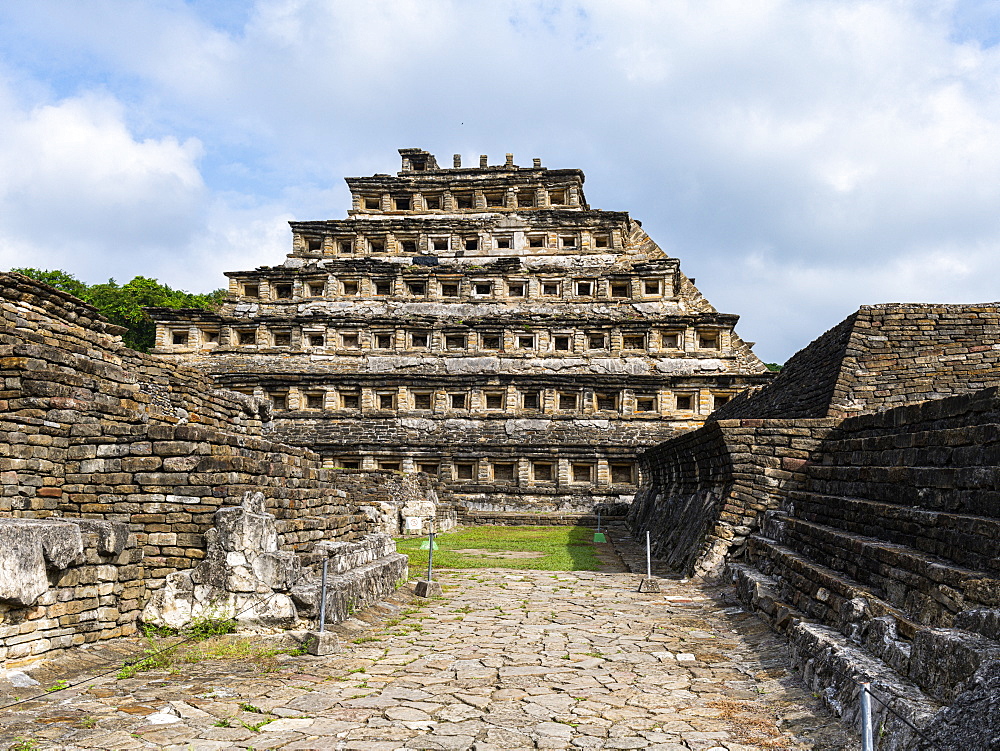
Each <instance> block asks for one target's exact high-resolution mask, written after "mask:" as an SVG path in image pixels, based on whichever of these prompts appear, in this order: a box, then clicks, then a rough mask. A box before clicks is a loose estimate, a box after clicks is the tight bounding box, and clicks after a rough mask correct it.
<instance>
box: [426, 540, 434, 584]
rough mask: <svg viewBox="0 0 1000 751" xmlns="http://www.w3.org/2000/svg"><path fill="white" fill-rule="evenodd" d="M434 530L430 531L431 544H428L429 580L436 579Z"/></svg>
mask: <svg viewBox="0 0 1000 751" xmlns="http://www.w3.org/2000/svg"><path fill="white" fill-rule="evenodd" d="M433 574H434V532H433V531H431V533H430V544H429V545H428V546H427V581H429V582H430V581H434V578H433Z"/></svg>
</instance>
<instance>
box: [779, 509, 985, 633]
mask: <svg viewBox="0 0 1000 751" xmlns="http://www.w3.org/2000/svg"><path fill="white" fill-rule="evenodd" d="M780 517H781V515H780V514H779V515H772V518H771V519H770V520H769V521H768V528H769V529H774V530H776V531H777V532H778V534H774V535H772V536H773V537H774V538H775V539H776V540H778V541H780V542H782V543H784V544H785V545H787V546H789V547H790V548H792V549H794V550H796V551H797V552H799V553H801V554H802V555H803V556H805V557H806V558H810V559H817V560H823V561H825V562H826V563H827V564H828V566H829V567H830V568H831V569H834V570H836V571H840V572H842V573H843V574H845V575H846V576H849V577H850V578H851V579H852V580H854V581H857V582H859V583H861V584H862V585H864V586H866V587H868V588H870V589H871V590H872V591H873V592H874V593H876V594H877V596H878V597H879V598H880V599H883V600H885V601H887V602H889V603H890V604H891V605H892V606H893V607H895V608H898V609H900V610H902V611H904V612H906V613H908V614H909V616H910V617H911V618H912V619H914V620H916V621H919V622H921V623H923V624H925V625H929V626H950V625H951V624H952V620H953V616H954V614H956V613H958V612H960V611H961V610H964V609H965V608H967V607H974V606H975V605H981V604H983V603H979V602H977V601H976V600H975V597H974V595H970V594H969V592H968V585H969V583H970V582H974V581H976V580H979V579H985V578H988V575H987V574H985V573H984V572H982V571H977V570H974V569H970V568H966V567H963V566H958V565H956V564H954V563H952V562H951V561H948V560H945V559H943V558H938V557H936V556H932V555H928V554H926V553H921V552H919V551H916V550H914V549H913V548H910V547H908V546H906V545H902V544H899V543H893V542H887V541H885V540H881V539H878V538H875V537H870V536H866V535H859V534H855V533H851V532H846V531H844V530H842V529H838V528H835V527H829V526H826V525H823V524H817V523H815V522H809V521H805V520H802V519H798V518H795V517H789V516H785V517H784V519H782V520H780V521H779V519H780Z"/></svg>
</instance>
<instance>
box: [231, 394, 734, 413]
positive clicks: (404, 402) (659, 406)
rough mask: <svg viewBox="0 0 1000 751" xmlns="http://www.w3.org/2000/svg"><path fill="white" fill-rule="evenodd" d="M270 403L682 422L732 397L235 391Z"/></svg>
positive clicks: (282, 407)
mask: <svg viewBox="0 0 1000 751" xmlns="http://www.w3.org/2000/svg"><path fill="white" fill-rule="evenodd" d="M235 390H238V391H243V392H244V393H247V394H253V395H255V396H257V397H260V398H266V399H269V400H270V402H271V405H272V406H273V408H274V409H275V410H276V411H303V410H304V411H313V412H322V411H332V412H336V411H347V412H350V413H356V412H358V411H360V412H362V413H365V414H378V413H393V414H394V413H398V412H414V413H417V414H420V413H429V414H447V415H454V414H456V413H461V414H463V415H466V416H467V415H469V414H470V413H472V414H483V415H490V416H498V415H499V416H506V415H510V414H514V415H523V414H548V415H552V414H555V415H559V414H563V415H566V414H571V413H577V414H584V415H602V414H603V415H604V416H606V417H610V416H612V415H614V416H619V415H632V414H636V415H640V416H644V417H654V416H656V417H659V416H669V415H673V414H678V415H679V416H682V417H691V416H693V415H704V414H708V413H710V412H713V411H714V410H716V409H718V408H719V407H721V406H722V405H723V404H725V403H726V402H728V401H729V400H730V399H731V398H732V397H733V396H734V395H735V394H736V391H735V390H727V389H699V388H687V389H676V390H668V389H649V390H645V391H643V390H636V389H620V390H616V389H607V390H595V389H591V388H579V389H565V388H520V387H515V386H507V387H502V386H497V387H495V388H468V389H462V388H437V389H435V388H419V387H408V386H399V387H395V388H381V389H380V388H356V387H349V388H336V387H332V386H327V387H324V386H314V387H312V388H298V387H290V388H288V389H281V390H270V391H265V390H264V389H257V390H251V389H240V388H236V389H235Z"/></svg>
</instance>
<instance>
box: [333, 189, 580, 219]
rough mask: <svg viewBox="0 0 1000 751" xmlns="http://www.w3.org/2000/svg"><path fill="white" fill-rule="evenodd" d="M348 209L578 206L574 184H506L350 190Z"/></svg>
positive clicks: (464, 209) (486, 208) (471, 208)
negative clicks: (499, 186)
mask: <svg viewBox="0 0 1000 751" xmlns="http://www.w3.org/2000/svg"><path fill="white" fill-rule="evenodd" d="M351 203H352V207H353V208H352V210H353V211H357V212H362V213H380V214H384V213H389V212H401V213H404V212H405V213H410V212H425V211H443V212H448V211H502V210H508V211H513V210H516V209H546V208H570V207H572V208H579V206H580V192H579V190H578V188H577V187H576V186H575V185H562V186H550V187H542V186H532V187H514V186H511V187H508V188H505V189H498V190H485V191H484V190H468V189H466V190H462V189H461V188H459V189H457V190H452V189H450V188H447V189H444V190H440V191H425V192H409V191H407V192H403V191H393V192H391V193H385V192H383V193H353V194H352V195H351Z"/></svg>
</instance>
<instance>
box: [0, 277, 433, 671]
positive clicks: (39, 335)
mask: <svg viewBox="0 0 1000 751" xmlns="http://www.w3.org/2000/svg"><path fill="white" fill-rule="evenodd" d="M0 316H2V317H0V522H6V523H13V522H16V521H17V520H25V524H26V526H25V525H21V526H20V527H18V528H17V530H16V533H17V534H18V535H21V536H24V535H27V538H30V539H35V538H36V537H38V536H39V535H43V536H44V535H45V534H48V532H45V530H46V529H54V528H59V529H64V528H66V525H67V524H69V523H70V522H72V523H73V524H77V523H79V520H81V519H82V520H88V523H98V522H101V523H108V524H111V525H112V526H114V528H115V529H119V530H124V538H123V543H122V544H123V546H124V547H122V548H121V549H120V550H118V551H117V552H115V553H114V554H113V555H112V554H105V553H100V552H93V551H92V550H91V548H93V546H92V545H91V546H90V547H87V548H86V550H82V549H81V550H80V551H76V552H74V553H73V555H72V556H69V557H68V558H65V557H64V558H65V560H64V559H63V558H60V559H59V560H58V562H56V561H55V559H50V558H49V557H47V554H45V555H43V557H42V558H38V559H37V560H36V559H32V560H33V563H32V564H31V565H32V566H34V568H33V569H31V570H32V571H35V572H36V573H37V570H38V565H41V564H39V563H38V561H44V563H45V567H46V569H45V570H48V572H49V573H48V574H47V576H48V577H49V579H50V580H51V584H52V586H53V587H57V588H58V591H56V590H55V589H53V590H48V591H46V592H44V593H39V594H38V597H40V598H43V599H42V600H40V601H39V602H42V603H43V604H39V602H36V601H35V600H32V599H31V598H27V599H26V598H25V597H21V596H20V595H17V593H16V591H15V590H17V587H16V586H15V587H14V589H13V590H11V591H12V592H15V594H13V595H11V596H10V597H8V598H7V599H6V600H5V599H4V597H3V596H2V595H0V611H3V612H4V616H3V618H4V620H3V623H4V624H7V625H8V628H7V630H6V631H2V632H0V633H3V634H5V635H6V636H5V637H0V641H2V643H3V644H8V645H9V647H11V648H13V647H15V646H17V645H18V644H21V643H24V644H29V645H31V646H30V647H28V648H23V647H21V648H18V649H15V650H14V652H12V653H10V654H11V655H12V656H13V655H19V654H21V653H22V652H24V649H28V650H29V652H30V653H32V654H37V653H39V652H43V651H47V650H48V649H51V648H58V647H63V646H67V645H68V644H70V643H76V642H77V641H78V640H79V639H81V638H82V639H85V640H87V641H90V640H93V639H98V638H109V637H112V636H117V635H121V634H122V633H127V632H128V630H129V629H131V628H134V625H135V616H136V613H137V612H138V611H139V610H140V609H141V605H142V602H141V601H142V600H144V599H145V598H147V597H148V595H149V593H150V591H151V590H155V589H157V588H159V587H161V586H162V585H163V581H164V579H165V577H166V576H168V575H169V574H170V573H172V572H174V571H178V570H182V569H187V568H190V567H192V566H194V565H196V564H197V562H198V561H199V560H201V559H203V558H204V556H205V550H206V545H205V539H204V534H205V532H206V531H208V530H209V529H210V528H212V526H213V524H214V521H215V514H216V512H217V511H218V510H219V509H220V508H222V507H224V506H232V505H235V504H237V503H238V502H239V500H240V498H241V497H242V496H243V494H244V493H246V492H247V491H251V492H261V493H263V494H264V496H265V497H266V499H267V506H268V511H269V512H270V513H272V514H274V516H275V517H276V531H277V534H278V542H279V544H280V546H281V547H282V548H283V549H286V550H297V551H305V550H309V549H311V547H312V546H313V545H315V544H316V543H318V542H320V541H328V542H337V541H340V542H347V541H353V540H357V539H359V538H360V537H361V536H363V535H364V534H365V533H367V532H368V531H370V528H371V525H372V522H371V513H366V511H365V508H364V507H366V506H379V505H380V504H381V505H391V504H393V503H395V504H399V503H400V502H405V501H406V500H407V498H409V497H412V498H413V500H414V501H423V500H424V499H425V497H426V495H427V493H428V491H429V490H430V489H431V488H430V484H429V481H428V480H426V479H424V480H417V479H412V480H409V481H406V482H401V481H400V480H398V479H397V476H396V475H395V474H393V473H389V472H378V471H374V472H350V471H344V470H337V469H330V468H324V467H323V463H322V460H321V458H320V457H319V456H318V455H317V454H315V453H313V452H311V451H309V450H308V449H304V448H300V447H293V446H287V445H284V444H281V443H277V442H274V441H271V440H268V439H267V437H266V431H267V429H268V426H269V424H270V405H269V404H267V403H266V402H263V401H260V400H257V399H254V398H253V397H250V396H248V395H244V394H238V393H234V392H230V391H226V390H223V389H219V388H217V387H216V385H215V384H214V383H213V382H212V380H211V379H210V378H209V377H208V376H206V375H204V374H202V373H200V372H198V371H196V370H193V369H191V368H187V367H183V366H178V365H177V363H176V362H172V361H167V360H164V359H162V358H158V357H156V356H151V355H143V354H141V353H138V352H135V351H133V350H131V349H129V348H127V347H125V346H124V345H123V344H122V342H121V339H120V333H121V329H119V328H118V327H115V326H113V325H111V324H109V323H107V321H105V320H104V319H102V318H101V317H100V315H99V314H98V313H97V311H96V310H95V309H93V308H92V307H90V306H88V305H86V304H84V303H82V302H81V301H79V300H77V299H75V298H73V297H71V296H70V295H66V294H64V293H62V292H59V291H57V290H55V289H53V288H51V287H48V286H47V285H44V284H40V283H37V282H34V281H32V280H30V279H27V278H25V277H23V276H20V275H16V274H0ZM29 520H30V522H31V523H28V522H29ZM40 520H49V521H48V524H47V525H46V524H44V523H42V522H41V521H40ZM64 520H65V521H64ZM74 529H75V527H74ZM10 534H14V532H11V533H10ZM27 538H26V539H27ZM39 539H40V538H39ZM32 544H34V543H32ZM88 544H89V543H88ZM32 549H34V548H32ZM94 550H97V549H96V548H94ZM40 555H41V554H40ZM101 555H106V556H109V557H107V558H106V559H101V560H100V561H99V560H98V559H100V556H101ZM8 557H9V556H8ZM18 560H20V559H16V560H15V559H11V560H9V561H6V562H5V563H4V562H0V563H2V565H0V568H5V569H7V568H10V569H11V570H12V571H14V572H15V573H14V574H12V576H13V577H14V578H15V579H17V577H18V576H20V574H18V573H17V572H18V571H21V570H22V569H23V570H25V571H26V570H28V569H26V568H25V567H24V565H21V563H18V562H17V561H18ZM57 563H58V565H57ZM36 564H37V565H36ZM25 565H27V564H25ZM88 566H89V567H91V568H87V567H88ZM11 567H13V568H11ZM94 567H96V568H94ZM57 572H62V573H57ZM94 572H98V573H94ZM95 576H96V577H97V578H96V579H95ZM22 578H23V577H22ZM70 580H73V581H79V582H82V583H80V584H79V586H78V585H77V584H73V585H72V586H73V587H78V588H77V589H72V588H68V587H70V585H68V584H66V585H65V586H64V585H63V584H60V582H63V583H65V582H67V581H70ZM34 581H39V579H38V577H35V579H34ZM133 581H138V582H139V584H138V585H136V586H138V587H139V589H138V590H134V588H129V589H128V591H127V592H126V591H124V590H123V589H122V587H124V586H125V585H124V583H125V582H133ZM111 584H114V587H111V589H108V587H109V586H111ZM12 586H13V585H12ZM18 586H19V585H18ZM92 587H97V590H95V591H99V592H101V593H102V594H99V595H97V597H98V600H99V602H100V605H98V606H96V607H97V610H95V609H94V608H92V607H91V602H90V601H91V599H92V593H91V588H92ZM81 588H82V589H81ZM105 590H108V591H105ZM136 591H138V592H139V594H136ZM53 592H55V594H53ZM53 597H55V598H56V599H57V601H58V602H60V603H63V604H62V605H60V606H59V607H60V608H71V609H75V610H71V611H70V612H64V613H61V614H59V615H58V616H56V615H53V614H52V613H51V612H50V611H48V610H46V608H49V606H50V605H53V603H48V600H51V599H52V598H53ZM64 598H68V599H64ZM116 601H120V604H117V605H116V604H115V602H116ZM67 602H71V603H75V604H71V605H69V604H66V603H67ZM4 608H6V610H4ZM80 608H83V610H80ZM115 608H117V609H118V612H117V614H115V613H113V612H112V611H113V610H114V609H115ZM84 612H86V613H90V615H89V616H87V620H86V623H84V620H82V618H83V616H81V617H80V619H77V620H76V621H73V622H68V621H67V618H70V620H72V618H75V617H76V616H77V615H79V614H80V613H84ZM95 613H96V614H97V615H95ZM104 616H107V618H105V617H104ZM112 616H113V617H112ZM95 618H96V621H97V622H99V625H95V623H94V621H95ZM58 619H62V620H59V625H58V626H52V628H55V629H56V631H57V632H58V635H57V636H53V637H50V636H42V635H41V634H42V632H44V631H46V628H44V627H43V626H40V625H39V623H42V624H45V623H49V622H54V621H55V620H58ZM36 621H37V622H38V623H35V622H36ZM26 623H27V624H29V625H18V629H19V632H18V633H17V634H13V632H12V631H11V630H10V629H11V628H13V625H12V624H26ZM31 624H33V625H31ZM33 634H34V635H35V636H32V635H33ZM21 637H31V638H25V639H21ZM36 637H37V638H36ZM7 639H13V640H14V641H8V640H7Z"/></svg>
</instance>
